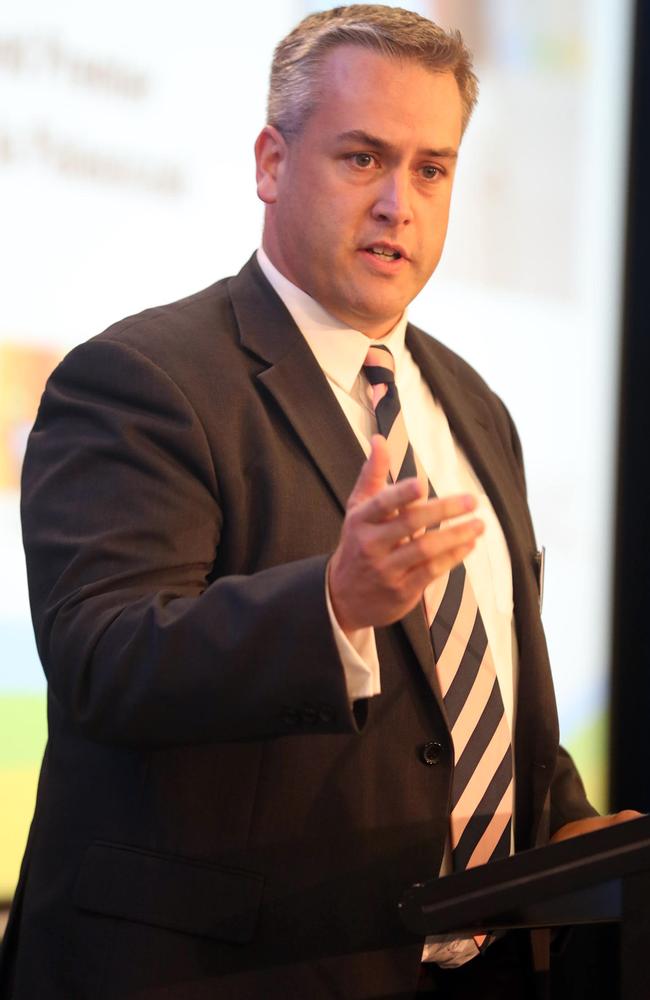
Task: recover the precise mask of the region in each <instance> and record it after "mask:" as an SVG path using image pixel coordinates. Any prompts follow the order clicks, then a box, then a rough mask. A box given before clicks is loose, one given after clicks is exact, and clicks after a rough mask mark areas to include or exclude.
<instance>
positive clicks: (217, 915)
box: [74, 843, 264, 944]
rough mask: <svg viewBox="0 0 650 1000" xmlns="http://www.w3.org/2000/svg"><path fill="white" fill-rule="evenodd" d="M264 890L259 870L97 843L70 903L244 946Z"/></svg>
mask: <svg viewBox="0 0 650 1000" xmlns="http://www.w3.org/2000/svg"><path fill="white" fill-rule="evenodd" d="M263 888H264V877H263V876H262V875H260V874H258V873H257V872H249V871H243V870H242V869H238V868H224V867H220V866H218V865H211V864H206V863H205V862H203V861H194V860H192V859H190V858H178V857H174V856H172V855H166V854H157V853H153V852H150V851H146V850H143V849H141V848H135V847H126V846H122V845H118V844H105V843H95V844H92V845H91V846H90V847H89V848H88V850H87V851H86V853H85V855H84V859H83V862H82V864H81V869H80V871H79V875H78V878H77V882H76V885H75V892H74V902H75V905H76V906H78V907H79V908H80V909H82V910H89V911H90V912H92V913H99V914H103V915H105V916H110V917H119V918H122V919H125V920H132V921H135V922H137V923H143V924H152V925H154V926H156V927H166V928H169V929H171V930H176V931H181V932H183V933H186V934H197V935H200V936H202V937H208V938H215V939H216V940H219V941H230V942H234V943H237V944H244V943H246V942H247V941H250V940H251V939H252V937H253V933H254V930H255V923H256V920H257V915H258V911H259V907H260V903H261V899H262V891H263Z"/></svg>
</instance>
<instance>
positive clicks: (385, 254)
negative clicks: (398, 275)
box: [370, 247, 399, 260]
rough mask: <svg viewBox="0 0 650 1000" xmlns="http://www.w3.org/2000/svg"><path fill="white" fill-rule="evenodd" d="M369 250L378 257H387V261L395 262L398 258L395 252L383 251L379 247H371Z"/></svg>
mask: <svg viewBox="0 0 650 1000" xmlns="http://www.w3.org/2000/svg"><path fill="white" fill-rule="evenodd" d="M370 249H371V251H372V252H373V253H375V254H377V256H378V257H387V258H388V259H389V260H396V259H397V258H398V257H399V254H398V253H397V251H396V250H383V249H382V248H381V247H371V248H370Z"/></svg>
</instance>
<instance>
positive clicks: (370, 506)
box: [358, 480, 476, 543]
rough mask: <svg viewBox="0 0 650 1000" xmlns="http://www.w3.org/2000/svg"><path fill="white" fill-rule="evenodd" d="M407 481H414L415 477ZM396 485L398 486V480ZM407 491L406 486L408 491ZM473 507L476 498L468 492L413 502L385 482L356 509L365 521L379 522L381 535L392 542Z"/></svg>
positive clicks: (433, 525) (461, 514) (431, 526)
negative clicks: (381, 530) (361, 508)
mask: <svg viewBox="0 0 650 1000" xmlns="http://www.w3.org/2000/svg"><path fill="white" fill-rule="evenodd" d="M407 482H409V483H416V480H408V481H407ZM397 485H398V486H401V483H399V484H397ZM416 485H417V484H416ZM392 491H395V492H392ZM405 492H407V491H405ZM410 492H411V490H410V489H409V490H408V492H407V495H408V493H410ZM416 499H417V498H416ZM475 507H476V500H475V499H474V497H472V496H470V495H469V494H460V495H458V496H453V497H436V498H435V499H433V500H427V501H425V502H422V503H416V502H414V501H413V500H411V501H409V500H402V499H401V496H400V492H399V491H397V488H396V487H395V486H388V487H386V489H385V490H382V492H381V493H378V494H377V495H376V496H375V497H373V498H372V500H370V501H368V502H367V503H366V504H365V507H364V510H363V512H361V511H359V512H358V516H363V520H364V521H365V522H367V523H370V524H381V525H382V526H383V529H384V530H383V532H382V535H383V537H384V538H385V539H386V540H387V541H388V542H393V543H394V542H397V541H399V540H401V539H402V538H409V537H411V536H412V535H416V534H417V533H418V532H421V531H422V529H423V528H424V529H427V528H437V527H438V525H440V524H441V523H442V522H443V521H450V520H452V519H453V518H456V517H461V516H463V515H465V514H468V513H469V512H470V511H472V510H474V509H475Z"/></svg>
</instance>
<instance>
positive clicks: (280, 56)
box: [267, 4, 478, 139]
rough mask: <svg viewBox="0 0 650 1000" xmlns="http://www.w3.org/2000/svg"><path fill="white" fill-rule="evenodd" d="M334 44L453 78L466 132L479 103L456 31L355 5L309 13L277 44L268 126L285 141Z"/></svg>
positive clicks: (397, 11) (298, 125)
mask: <svg viewBox="0 0 650 1000" xmlns="http://www.w3.org/2000/svg"><path fill="white" fill-rule="evenodd" d="M339 45H357V46H360V47H362V48H365V49H371V50H374V51H375V52H378V53H380V54H381V55H385V56H388V57H392V58H402V59H411V60H413V61H414V62H417V63H420V64H421V65H422V66H424V67H426V68H427V69H430V70H431V71H432V72H438V73H440V72H446V71H447V72H451V73H453V75H454V77H455V79H456V83H457V84H458V89H459V91H460V96H461V100H462V104H463V123H462V124H463V132H464V131H465V129H466V127H467V123H468V122H469V119H470V117H471V114H472V111H473V110H474V106H475V104H476V101H477V98H478V80H477V78H476V75H475V74H474V71H473V69H472V55H471V52H470V51H469V49H468V48H467V46H466V45H465V43H464V42H463V39H462V36H461V34H460V32H459V31H449V32H448V31H445V30H444V29H443V28H441V27H439V25H437V24H434V22H433V21H430V20H429V19H428V18H426V17H422V16H421V15H420V14H416V13H415V12H414V11H410V10H404V9H403V8H401V7H382V6H379V5H378V4H354V5H352V6H349V7H334V8H333V9H332V10H325V11H321V12H320V13H317V14H310V15H309V16H308V17H306V18H304V20H302V21H301V22H300V24H298V25H297V26H296V27H295V28H294V29H293V31H292V32H290V34H288V35H287V37H286V38H283V39H282V41H281V42H280V43H279V44H278V45H277V47H276V49H275V52H274V54H273V63H272V65H271V83H270V87H269V99H268V107H267V122H268V124H269V125H274V126H275V127H276V128H277V129H278V130H279V131H280V132H281V133H282V134H283V135H284V136H285V138H287V139H290V138H292V137H293V136H295V135H298V134H299V132H300V131H301V129H302V128H303V126H304V124H305V122H306V121H307V119H308V118H309V116H310V115H311V114H312V113H313V111H314V110H315V108H316V106H317V103H318V97H317V89H318V88H317V84H318V80H319V73H320V70H321V67H322V64H323V62H324V60H325V57H326V56H327V55H328V53H329V52H330V51H331V50H332V49H333V48H336V47H337V46H339Z"/></svg>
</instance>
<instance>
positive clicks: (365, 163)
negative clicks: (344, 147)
mask: <svg viewBox="0 0 650 1000" xmlns="http://www.w3.org/2000/svg"><path fill="white" fill-rule="evenodd" d="M350 159H351V160H352V162H353V163H354V165H355V167H361V168H362V169H364V170H366V169H367V168H368V167H371V166H372V165H373V163H374V162H375V158H374V156H371V154H370V153H353V154H352V156H351V157H350Z"/></svg>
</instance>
